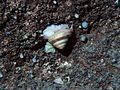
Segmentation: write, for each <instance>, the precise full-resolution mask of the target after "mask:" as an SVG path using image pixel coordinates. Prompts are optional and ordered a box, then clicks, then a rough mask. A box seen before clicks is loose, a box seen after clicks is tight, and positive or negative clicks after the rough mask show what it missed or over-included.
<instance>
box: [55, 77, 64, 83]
mask: <svg viewBox="0 0 120 90" xmlns="http://www.w3.org/2000/svg"><path fill="white" fill-rule="evenodd" d="M54 82H55V83H57V84H64V82H63V81H62V79H61V78H60V77H59V78H56V79H55V80H54Z"/></svg>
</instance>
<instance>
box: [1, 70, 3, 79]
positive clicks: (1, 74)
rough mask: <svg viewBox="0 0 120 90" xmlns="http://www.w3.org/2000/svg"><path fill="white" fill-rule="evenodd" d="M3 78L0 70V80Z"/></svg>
mask: <svg viewBox="0 0 120 90" xmlns="http://www.w3.org/2000/svg"><path fill="white" fill-rule="evenodd" d="M2 78H3V74H2V72H1V71H0V80H1V79H2Z"/></svg>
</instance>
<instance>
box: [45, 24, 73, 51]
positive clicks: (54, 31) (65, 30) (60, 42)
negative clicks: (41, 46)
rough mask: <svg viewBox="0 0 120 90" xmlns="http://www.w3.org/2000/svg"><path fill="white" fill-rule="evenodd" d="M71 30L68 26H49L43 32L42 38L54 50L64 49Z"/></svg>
mask: <svg viewBox="0 0 120 90" xmlns="http://www.w3.org/2000/svg"><path fill="white" fill-rule="evenodd" d="M72 32H73V30H72V27H69V26H68V24H60V25H50V26H48V27H47V28H46V29H45V30H44V31H43V36H44V38H45V39H48V41H49V42H50V43H51V44H52V45H53V46H54V47H56V48H58V49H64V47H65V46H66V44H67V42H68V39H69V37H70V36H71V34H72Z"/></svg>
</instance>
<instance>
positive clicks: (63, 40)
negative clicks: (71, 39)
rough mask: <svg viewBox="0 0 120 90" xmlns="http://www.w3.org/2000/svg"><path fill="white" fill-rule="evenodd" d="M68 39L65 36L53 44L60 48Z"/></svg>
mask: <svg viewBox="0 0 120 90" xmlns="http://www.w3.org/2000/svg"><path fill="white" fill-rule="evenodd" d="M67 41H68V39H67V38H66V39H65V38H64V39H60V40H59V41H56V42H55V43H54V44H53V45H54V46H56V47H57V48H59V49H62V48H64V47H65V45H66V43H67Z"/></svg>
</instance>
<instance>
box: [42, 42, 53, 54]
mask: <svg viewBox="0 0 120 90" xmlns="http://www.w3.org/2000/svg"><path fill="white" fill-rule="evenodd" d="M44 50H45V52H46V53H55V49H54V47H53V46H52V45H51V44H50V43H49V42H46V45H45V49H44Z"/></svg>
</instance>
